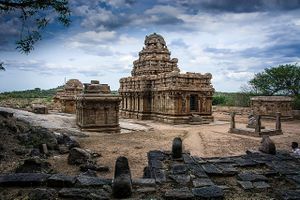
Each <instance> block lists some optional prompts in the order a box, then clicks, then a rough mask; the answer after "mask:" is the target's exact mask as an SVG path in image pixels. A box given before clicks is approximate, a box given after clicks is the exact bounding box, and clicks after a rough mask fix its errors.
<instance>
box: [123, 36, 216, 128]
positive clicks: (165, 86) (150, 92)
mask: <svg viewBox="0 0 300 200" xmlns="http://www.w3.org/2000/svg"><path fill="white" fill-rule="evenodd" d="M170 54H171V53H170V51H169V50H168V48H167V46H166V42H165V40H164V38H163V37H162V36H161V35H158V34H156V33H154V34H151V35H149V36H146V39H145V47H144V48H143V50H142V51H140V52H139V59H138V60H136V61H134V62H133V70H132V72H131V75H132V76H131V77H127V78H121V79H120V89H119V93H120V95H121V96H122V103H121V110H120V115H121V116H124V117H129V118H137V119H154V120H159V121H164V122H168V123H188V122H189V121H190V120H191V117H192V114H194V115H199V116H201V117H202V119H203V120H205V121H212V120H213V117H212V95H213V93H214V88H213V86H212V85H211V78H212V75H211V74H210V73H206V74H201V73H191V72H187V73H185V74H182V73H180V69H179V68H178V66H177V62H178V60H177V59H176V58H172V59H171V58H170Z"/></svg>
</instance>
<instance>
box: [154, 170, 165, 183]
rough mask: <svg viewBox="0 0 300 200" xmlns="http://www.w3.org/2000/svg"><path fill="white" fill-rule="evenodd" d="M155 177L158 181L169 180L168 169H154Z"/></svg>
mask: <svg viewBox="0 0 300 200" xmlns="http://www.w3.org/2000/svg"><path fill="white" fill-rule="evenodd" d="M153 174H154V178H155V181H156V183H163V182H166V181H167V178H166V171H165V170H162V169H154V170H153Z"/></svg>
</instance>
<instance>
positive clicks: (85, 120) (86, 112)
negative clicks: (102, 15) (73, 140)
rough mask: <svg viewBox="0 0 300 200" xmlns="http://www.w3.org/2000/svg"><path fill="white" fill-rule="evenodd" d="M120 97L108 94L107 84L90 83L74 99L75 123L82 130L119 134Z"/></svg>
mask: <svg viewBox="0 0 300 200" xmlns="http://www.w3.org/2000/svg"><path fill="white" fill-rule="evenodd" d="M120 101H121V97H120V96H117V95H113V94H111V93H110V87H109V86H108V85H107V84H100V83H99V81H91V83H90V84H88V83H86V84H84V91H83V93H82V94H79V95H77V97H76V123H77V125H78V126H79V127H80V128H81V129H82V130H87V131H97V132H119V131H120V126H119V104H120Z"/></svg>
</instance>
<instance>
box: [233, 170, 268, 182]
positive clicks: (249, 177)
mask: <svg viewBox="0 0 300 200" xmlns="http://www.w3.org/2000/svg"><path fill="white" fill-rule="evenodd" d="M237 178H238V179H239V180H242V181H268V178H267V177H265V176H264V175H260V174H254V173H248V172H243V173H240V174H238V177H237Z"/></svg>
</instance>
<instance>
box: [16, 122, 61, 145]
mask: <svg viewBox="0 0 300 200" xmlns="http://www.w3.org/2000/svg"><path fill="white" fill-rule="evenodd" d="M18 139H19V141H20V142H21V144H23V145H25V146H33V147H35V148H40V146H41V145H42V144H47V147H48V149H49V150H55V149H58V143H57V140H56V137H55V135H54V133H53V132H52V131H50V130H48V129H46V128H42V127H32V128H31V130H29V131H28V132H26V133H24V134H20V135H18Z"/></svg>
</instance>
